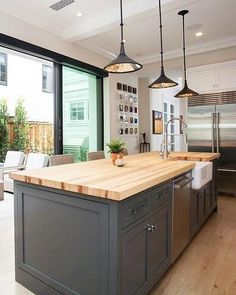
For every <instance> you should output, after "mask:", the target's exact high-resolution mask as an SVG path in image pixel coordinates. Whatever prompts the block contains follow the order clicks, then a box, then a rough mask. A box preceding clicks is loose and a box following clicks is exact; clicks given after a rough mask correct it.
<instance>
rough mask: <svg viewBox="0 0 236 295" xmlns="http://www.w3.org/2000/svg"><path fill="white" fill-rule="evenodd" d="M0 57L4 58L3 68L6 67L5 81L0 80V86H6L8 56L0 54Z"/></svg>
mask: <svg viewBox="0 0 236 295" xmlns="http://www.w3.org/2000/svg"><path fill="white" fill-rule="evenodd" d="M0 55H1V56H3V57H4V59H5V67H6V81H2V80H0V85H1V86H7V84H8V56H7V54H6V53H4V52H0ZM0 71H1V70H0Z"/></svg>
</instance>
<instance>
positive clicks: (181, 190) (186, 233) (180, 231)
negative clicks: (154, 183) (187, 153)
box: [172, 173, 193, 262]
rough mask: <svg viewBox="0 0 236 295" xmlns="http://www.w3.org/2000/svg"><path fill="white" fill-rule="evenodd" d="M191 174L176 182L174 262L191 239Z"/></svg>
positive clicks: (174, 198)
mask: <svg viewBox="0 0 236 295" xmlns="http://www.w3.org/2000/svg"><path fill="white" fill-rule="evenodd" d="M192 180H193V178H192V177H191V173H187V174H184V175H182V176H180V177H178V178H176V179H175V180H174V194H173V203H172V204H173V210H172V212H173V219H172V220H173V237H172V262H174V261H175V259H176V258H177V257H178V256H179V254H180V253H181V252H182V251H183V250H184V248H185V247H186V246H187V244H188V242H189V239H190V196H191V191H190V190H191V182H192Z"/></svg>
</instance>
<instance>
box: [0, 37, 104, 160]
mask: <svg viewBox="0 0 236 295" xmlns="http://www.w3.org/2000/svg"><path fill="white" fill-rule="evenodd" d="M0 46H1V47H3V48H7V49H11V50H14V51H18V52H21V53H25V54H28V55H31V56H34V57H38V58H41V59H44V60H48V61H50V62H53V70H54V73H53V77H54V79H53V80H54V85H53V88H54V89H53V94H54V153H55V154H62V153H63V127H62V126H63V108H62V98H63V97H62V96H63V91H62V90H63V89H62V82H63V77H62V67H63V66H68V67H71V68H74V69H77V70H80V71H83V72H85V73H89V74H92V75H95V76H96V81H97V100H98V102H99V103H98V105H97V106H98V107H97V112H98V114H99V115H100V117H99V116H98V147H97V148H98V150H101V149H103V146H104V112H103V101H104V89H103V78H106V77H108V73H107V72H106V71H104V70H103V69H101V68H99V67H96V66H94V65H91V64H88V63H85V62H82V61H80V60H77V59H74V58H71V57H69V56H66V55H63V54H60V53H57V52H54V51H52V50H49V49H46V48H43V47H40V46H37V45H34V44H31V43H29V42H25V41H22V40H20V39H17V38H14V37H11V36H8V35H5V34H1V33H0ZM99 118H100V119H99Z"/></svg>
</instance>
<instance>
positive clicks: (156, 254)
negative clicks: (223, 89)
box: [11, 152, 218, 295]
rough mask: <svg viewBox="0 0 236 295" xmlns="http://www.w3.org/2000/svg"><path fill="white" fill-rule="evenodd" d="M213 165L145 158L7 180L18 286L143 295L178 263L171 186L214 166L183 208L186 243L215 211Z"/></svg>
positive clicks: (47, 291) (72, 293)
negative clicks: (186, 214) (202, 167)
mask: <svg viewBox="0 0 236 295" xmlns="http://www.w3.org/2000/svg"><path fill="white" fill-rule="evenodd" d="M217 158H218V154H205V153H204V154H198V153H171V155H170V158H169V159H166V160H161V159H160V158H159V153H158V152H151V153H145V154H138V155H131V156H127V157H125V161H126V162H127V164H126V165H125V166H124V167H122V168H119V167H116V166H113V165H112V163H111V159H105V160H97V161H91V162H87V163H77V164H68V165H62V166H55V167H48V168H43V169H39V170H32V171H22V172H17V173H12V174H11V177H12V178H14V179H15V183H14V212H15V213H14V216H15V223H14V225H15V248H16V249H15V253H16V255H15V275H16V276H15V277H16V281H17V282H18V283H20V284H22V285H23V286H25V287H26V288H28V289H29V290H31V291H32V292H33V293H35V294H43V295H51V294H53V295H62V294H63V295H80V294H84V295H91V294H97V295H134V294H142V295H148V294H149V292H150V290H151V289H152V287H153V286H154V285H155V284H156V283H157V281H158V280H159V279H160V278H161V277H162V276H163V275H164V273H165V272H166V271H167V269H168V268H169V267H170V265H171V263H173V260H174V258H175V257H176V255H175V254H174V250H173V249H174V247H173V249H172V245H176V243H174V242H176V241H177V239H176V238H175V235H174V230H175V232H176V231H178V227H177V225H176V224H177V223H176V222H175V224H174V223H173V220H175V221H176V219H174V218H173V216H174V215H175V212H176V204H177V205H178V204H180V206H181V203H180V202H179V201H177V199H176V202H173V199H174V198H173V193H174V190H173V179H175V178H176V177H178V176H179V175H181V174H185V173H187V174H189V173H188V172H189V171H190V170H191V169H192V168H193V167H194V166H195V162H194V161H193V160H201V161H207V160H210V159H212V160H213V166H214V169H213V179H212V181H210V182H209V183H208V184H207V185H206V186H205V187H203V188H202V189H201V190H200V191H195V192H192V193H191V196H190V195H189V197H191V200H189V202H186V204H187V205H188V207H186V210H187V212H189V214H190V216H191V218H190V219H186V221H184V224H185V225H186V226H188V227H189V229H190V232H189V236H188V237H187V235H186V243H188V242H189V241H190V239H191V238H192V237H193V236H194V235H195V234H196V232H197V231H198V230H199V228H200V227H201V226H202V225H203V223H204V222H205V220H207V218H208V217H209V216H210V214H212V212H213V211H214V210H216V208H217V188H216V185H215V183H216V181H215V175H216V171H217V170H216V167H217V166H216V165H217V161H216V160H215V159H217ZM179 159H180V160H179ZM182 159H184V161H183V160H182ZM189 159H190V160H191V161H186V160H189ZM185 177H186V178H185ZM188 177H189V176H188V175H185V176H184V177H183V179H185V181H189V179H190V178H188ZM186 189H187V190H188V191H189V192H190V191H191V189H190V187H187V186H186ZM179 197H180V198H181V197H182V193H181V192H180V195H179ZM179 197H178V200H180V199H179ZM180 209H181V208H180ZM180 212H181V218H182V216H183V213H182V209H181V210H180ZM175 248H176V247H175Z"/></svg>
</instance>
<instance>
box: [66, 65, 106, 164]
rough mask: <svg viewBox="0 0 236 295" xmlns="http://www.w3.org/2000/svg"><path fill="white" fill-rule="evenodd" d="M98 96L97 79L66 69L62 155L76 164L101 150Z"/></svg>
mask: <svg viewBox="0 0 236 295" xmlns="http://www.w3.org/2000/svg"><path fill="white" fill-rule="evenodd" d="M97 93H98V91H97V77H96V76H94V75H90V74H87V73H84V72H82V71H79V70H76V69H72V68H69V67H66V66H64V67H63V153H64V154H73V155H74V158H75V161H76V162H81V161H86V159H87V153H88V152H89V151H97V150H98V149H99V148H101V147H99V145H100V144H99V143H100V139H99V138H98V136H101V132H99V130H98V129H99V128H101V126H100V125H101V124H98V122H99V120H98V109H100V108H98V95H97ZM101 116H102V114H99V117H101Z"/></svg>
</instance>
